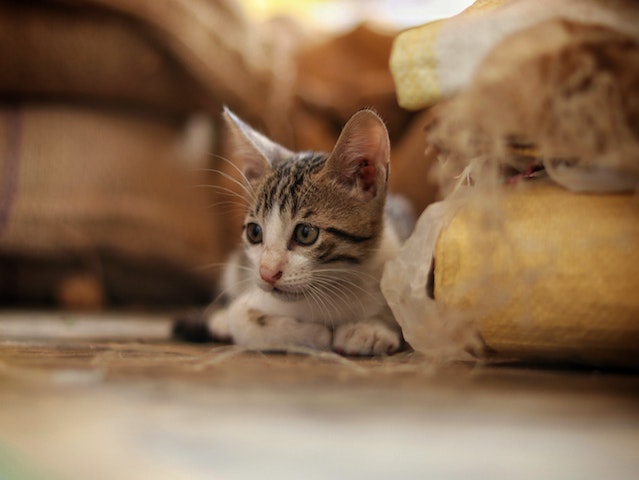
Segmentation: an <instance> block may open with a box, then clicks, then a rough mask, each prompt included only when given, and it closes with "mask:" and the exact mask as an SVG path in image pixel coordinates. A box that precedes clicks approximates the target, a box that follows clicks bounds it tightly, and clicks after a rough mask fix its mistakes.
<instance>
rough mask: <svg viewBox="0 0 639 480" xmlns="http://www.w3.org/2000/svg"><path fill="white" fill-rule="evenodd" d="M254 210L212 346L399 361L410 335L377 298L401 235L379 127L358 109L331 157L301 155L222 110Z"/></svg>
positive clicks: (211, 324)
mask: <svg viewBox="0 0 639 480" xmlns="http://www.w3.org/2000/svg"><path fill="white" fill-rule="evenodd" d="M224 116H225V119H226V121H227V124H228V126H229V128H230V130H231V132H232V134H233V137H234V141H235V146H236V153H237V159H236V163H237V166H238V167H239V168H240V169H241V171H242V172H243V175H244V180H245V183H246V184H245V187H246V188H245V192H246V196H247V200H248V203H249V205H248V212H247V214H246V218H245V221H244V225H243V247H242V248H241V249H240V250H238V251H236V252H235V253H234V254H233V255H232V256H231V259H230V262H229V264H228V266H227V268H226V270H225V272H224V274H223V279H222V284H223V288H224V290H225V292H226V294H227V295H228V297H229V299H230V303H229V304H228V306H227V307H225V308H223V309H218V310H217V311H215V312H214V313H213V314H212V315H210V317H209V318H208V328H209V330H210V333H211V335H212V336H213V338H215V339H221V340H230V341H233V342H234V343H236V344H239V345H246V346H249V347H254V348H258V349H264V350H270V349H278V348H279V347H283V346H288V345H294V346H302V347H310V348H313V349H320V350H330V349H332V350H334V351H336V352H339V353H342V354H346V355H379V354H391V353H394V352H396V351H397V350H399V349H400V347H401V345H402V335H401V331H400V329H399V326H398V325H397V323H396V322H395V320H394V319H393V316H392V313H391V312H390V309H389V308H388V306H387V305H386V302H385V300H384V298H383V296H382V294H381V291H380V287H379V281H380V278H381V275H382V270H383V267H384V263H385V262H386V261H387V260H389V259H391V258H393V257H394V256H395V254H396V253H397V251H398V249H399V246H400V240H399V238H398V236H397V234H396V233H395V231H394V229H393V228H392V226H391V225H390V222H387V220H386V218H385V217H386V215H385V203H386V196H387V195H386V190H387V183H388V175H389V159H390V144H389V139H388V133H387V130H386V127H385V125H384V123H383V122H382V120H381V119H380V118H379V117H378V116H377V115H376V114H375V113H373V112H372V111H370V110H363V111H360V112H358V113H356V114H355V115H354V116H353V117H352V118H351V119H350V120H349V121H348V123H347V124H346V126H345V127H344V129H343V131H342V133H341V135H340V137H339V139H338V141H337V143H336V145H335V148H334V149H333V151H332V153H330V154H326V153H315V152H302V153H293V152H291V151H289V150H287V149H285V148H284V147H282V146H280V145H278V144H276V143H275V142H273V141H271V140H270V139H268V138H266V137H265V136H263V135H262V134H260V133H258V132H257V131H255V130H253V129H252V128H251V127H250V126H248V125H247V124H245V123H244V122H243V121H242V120H240V119H239V118H238V117H237V116H236V115H234V114H233V113H232V112H231V111H230V110H228V109H225V112H224Z"/></svg>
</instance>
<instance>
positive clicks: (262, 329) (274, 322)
mask: <svg viewBox="0 0 639 480" xmlns="http://www.w3.org/2000/svg"><path fill="white" fill-rule="evenodd" d="M226 320H227V325H228V327H229V333H230V335H231V337H232V339H233V342H234V343H236V344H237V345H243V346H247V347H251V348H257V349H260V350H271V349H280V348H285V347H288V346H297V347H308V348H313V349H316V350H330V349H331V340H332V333H331V331H330V330H329V329H328V328H327V327H326V326H324V325H321V324H319V323H306V322H301V321H299V320H297V319H296V318H293V317H290V316H287V315H271V314H266V313H264V312H262V311H260V310H259V309H257V308H254V307H252V306H251V305H249V304H248V303H246V302H243V301H242V300H241V299H239V301H236V302H234V303H233V304H232V305H231V306H230V308H229V309H228V311H227V313H226Z"/></svg>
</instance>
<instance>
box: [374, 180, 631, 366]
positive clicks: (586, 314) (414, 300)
mask: <svg viewBox="0 0 639 480" xmlns="http://www.w3.org/2000/svg"><path fill="white" fill-rule="evenodd" d="M417 257H419V258H417ZM637 278H639V200H638V199H637V198H636V197H635V196H634V195H633V194H614V195H589V194H574V193H571V192H569V191H567V190H564V189H561V188H559V187H556V186H553V185H550V184H549V183H547V182H543V181H541V182H539V183H537V182H528V183H522V184H520V185H517V186H508V187H503V188H501V189H499V190H497V191H492V192H490V193H488V192H486V191H481V190H479V191H473V192H472V193H470V194H468V195H460V196H459V197H456V198H455V199H451V200H446V201H444V202H440V203H437V204H434V205H433V206H431V207H429V209H427V210H426V212H425V213H424V214H423V215H422V217H421V218H420V220H419V222H418V225H417V228H416V230H415V233H414V234H413V237H412V238H411V239H410V240H409V241H408V242H407V243H406V245H405V246H404V248H403V250H402V253H401V254H400V255H399V257H398V258H397V259H396V260H395V261H394V262H392V263H390V264H388V265H387V268H386V271H385V274H384V278H383V281H382V287H383V291H384V293H385V295H386V297H387V299H388V301H389V303H390V304H391V307H392V308H393V311H394V312H395V315H396V317H397V319H398V321H399V322H400V324H401V325H402V328H403V331H404V334H405V337H406V339H407V341H408V342H409V343H410V344H411V345H412V346H413V347H414V348H415V349H416V350H419V351H423V352H425V353H428V354H430V355H432V356H433V357H437V358H442V359H461V358H464V357H465V356H466V354H467V353H468V352H474V353H477V352H478V351H479V350H480V349H481V348H484V346H485V347H488V349H490V350H493V351H496V352H498V353H499V354H501V355H504V356H511V357H519V358H528V359H530V358H532V359H542V360H552V361H569V362H578V363H588V364H594V365H614V366H629V367H637V366H639V295H637V287H639V283H638V280H637ZM433 297H434V298H433ZM482 341H483V343H484V345H482V343H481V342H482Z"/></svg>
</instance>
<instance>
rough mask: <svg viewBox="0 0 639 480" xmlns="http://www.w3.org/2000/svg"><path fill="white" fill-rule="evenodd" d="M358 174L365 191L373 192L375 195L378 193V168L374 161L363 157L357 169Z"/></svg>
mask: <svg viewBox="0 0 639 480" xmlns="http://www.w3.org/2000/svg"><path fill="white" fill-rule="evenodd" d="M357 176H358V177H359V179H360V186H361V188H362V190H363V191H365V192H371V193H372V194H373V195H375V194H376V193H377V192H376V191H375V190H376V183H377V182H376V180H377V168H376V167H375V164H374V163H372V162H371V161H370V160H368V159H367V158H362V159H361V160H360V162H359V166H358V169H357Z"/></svg>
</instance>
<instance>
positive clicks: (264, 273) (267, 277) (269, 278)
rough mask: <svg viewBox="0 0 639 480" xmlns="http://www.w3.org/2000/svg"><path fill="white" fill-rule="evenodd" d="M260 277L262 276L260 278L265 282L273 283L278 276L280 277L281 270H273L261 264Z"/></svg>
mask: <svg viewBox="0 0 639 480" xmlns="http://www.w3.org/2000/svg"><path fill="white" fill-rule="evenodd" d="M260 277H262V280H264V281H265V282H266V283H269V284H271V285H275V284H276V283H277V281H278V280H279V279H280V278H282V272H281V271H277V272H274V271H273V270H271V269H269V268H268V267H265V266H264V265H262V266H260Z"/></svg>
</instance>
